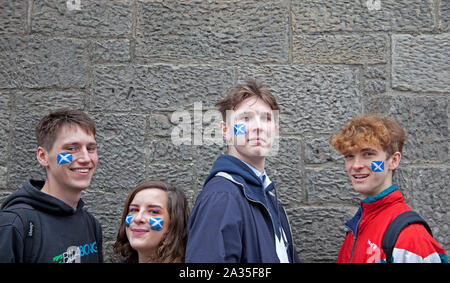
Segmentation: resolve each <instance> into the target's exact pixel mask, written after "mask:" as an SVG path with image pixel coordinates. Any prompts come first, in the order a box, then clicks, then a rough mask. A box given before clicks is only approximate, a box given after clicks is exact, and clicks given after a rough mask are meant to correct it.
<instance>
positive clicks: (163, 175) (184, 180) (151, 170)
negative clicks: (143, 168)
mask: <svg viewBox="0 0 450 283" xmlns="http://www.w3.org/2000/svg"><path fill="white" fill-rule="evenodd" d="M193 166H194V164H193V163H192V162H190V163H181V162H176V163H173V162H161V161H159V160H150V162H149V165H148V167H147V176H146V179H152V180H162V181H166V182H169V183H170V184H172V185H174V186H177V187H178V188H180V189H183V190H184V193H185V195H186V198H187V199H188V202H189V205H190V207H191V208H192V206H193V204H194V202H195V198H196V196H197V191H196V189H194V188H193V181H194V175H193Z"/></svg>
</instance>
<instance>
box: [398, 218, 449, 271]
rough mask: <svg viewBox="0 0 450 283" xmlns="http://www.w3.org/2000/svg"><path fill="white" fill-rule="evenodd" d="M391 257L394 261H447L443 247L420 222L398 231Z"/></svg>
mask: <svg viewBox="0 0 450 283" xmlns="http://www.w3.org/2000/svg"><path fill="white" fill-rule="evenodd" d="M392 257H393V262H394V263H422V262H423V263H426V262H428V263H441V262H448V258H447V255H446V254H445V251H444V249H443V248H442V247H441V246H440V245H439V244H438V243H437V241H436V240H435V239H433V237H431V235H430V234H429V233H428V232H427V231H426V229H425V227H423V226H422V225H420V224H412V225H409V226H408V227H406V228H405V229H404V230H403V231H402V232H401V233H400V235H399V237H398V239H397V242H396V244H395V247H394V250H393V252H392Z"/></svg>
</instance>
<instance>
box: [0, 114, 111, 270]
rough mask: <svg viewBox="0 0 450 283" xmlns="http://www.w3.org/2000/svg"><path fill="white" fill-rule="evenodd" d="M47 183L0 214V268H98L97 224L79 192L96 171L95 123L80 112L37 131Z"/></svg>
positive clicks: (56, 117) (36, 184)
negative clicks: (2, 265)
mask: <svg viewBox="0 0 450 283" xmlns="http://www.w3.org/2000/svg"><path fill="white" fill-rule="evenodd" d="M35 134H36V139H37V143H38V147H37V153H36V156H37V160H38V162H39V163H40V164H41V165H42V166H43V167H44V168H45V171H46V179H45V181H38V180H29V181H27V182H25V184H24V185H23V187H22V188H21V189H20V190H19V191H17V192H15V193H13V194H12V195H10V196H9V197H7V198H6V200H5V201H4V202H3V204H2V210H1V211H0V251H1V253H0V262H12V263H14V262H15V263H19V262H58V263H61V262H102V261H103V253H102V231H101V226H100V223H99V222H98V221H97V219H95V218H94V216H92V215H91V214H90V213H89V212H87V211H86V210H84V209H83V205H84V203H83V201H82V200H81V192H82V191H83V190H84V189H86V188H87V187H89V185H90V183H91V179H92V176H93V175H94V172H95V169H96V168H97V163H98V156H97V143H96V141H95V123H94V121H93V120H92V119H91V118H89V117H88V116H87V115H86V114H85V113H84V112H82V111H79V110H67V109H62V110H58V111H55V112H53V113H50V114H48V115H47V116H45V117H44V118H42V120H41V121H40V122H39V124H38V125H37V127H36V130H35Z"/></svg>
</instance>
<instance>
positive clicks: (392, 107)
mask: <svg viewBox="0 0 450 283" xmlns="http://www.w3.org/2000/svg"><path fill="white" fill-rule="evenodd" d="M447 108H448V100H447V99H446V98H443V97H419V96H416V97H409V96H395V97H389V96H378V97H376V98H373V99H371V100H369V102H368V103H367V105H366V109H367V111H366V112H369V113H381V114H384V115H388V116H392V117H394V118H396V119H397V120H398V122H399V123H400V125H402V126H403V128H404V130H405V132H406V138H407V141H406V143H405V145H404V148H403V160H404V161H402V162H407V163H412V162H423V161H429V162H446V161H448V160H449V156H448V153H449V143H448V139H449V130H448V110H447Z"/></svg>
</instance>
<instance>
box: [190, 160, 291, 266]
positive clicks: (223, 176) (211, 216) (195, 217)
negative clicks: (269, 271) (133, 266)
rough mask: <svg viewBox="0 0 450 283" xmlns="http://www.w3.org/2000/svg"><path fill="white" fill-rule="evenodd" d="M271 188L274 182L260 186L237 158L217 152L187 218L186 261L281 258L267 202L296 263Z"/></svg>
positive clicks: (286, 226) (284, 218)
mask: <svg viewBox="0 0 450 283" xmlns="http://www.w3.org/2000/svg"><path fill="white" fill-rule="evenodd" d="M218 173H219V174H218ZM217 174H218V175H217ZM272 189H273V190H275V187H274V184H273V182H272V183H271V184H270V185H269V187H267V188H266V190H264V188H263V184H262V181H261V179H259V178H258V177H257V176H256V175H255V173H254V172H253V171H252V170H251V169H250V168H249V167H248V166H247V165H246V164H244V163H243V162H242V161H240V160H239V159H237V158H235V157H233V156H231V155H222V156H220V157H219V158H218V159H217V160H216V161H215V162H214V164H213V168H212V169H211V172H210V174H209V175H208V177H207V178H206V180H205V183H204V185H203V190H202V191H201V193H200V194H199V196H198V197H197V200H196V202H195V205H194V208H193V209H192V212H191V214H190V217H189V223H188V242H187V247H186V262H279V258H278V256H277V252H276V248H275V233H274V227H275V222H276V221H273V219H272V216H271V213H269V207H270V203H268V202H269V201H270V202H272V204H273V206H274V207H275V211H276V213H275V214H277V215H276V216H274V217H277V216H278V217H277V218H278V221H279V223H280V224H281V226H282V228H283V230H284V233H285V234H286V237H287V243H288V244H287V247H288V257H289V261H290V262H299V259H298V255H297V252H296V251H295V249H294V245H293V240H292V236H291V230H290V226H289V222H288V219H287V216H286V213H285V211H284V209H283V208H282V207H281V205H280V204H279V203H278V201H277V200H276V197H274V195H272V194H270V193H268V191H269V190H272ZM272 211H273V210H272ZM275 220H277V219H275Z"/></svg>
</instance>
